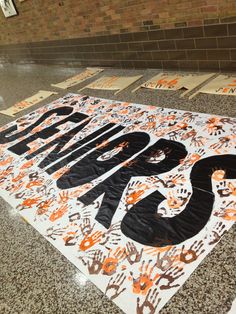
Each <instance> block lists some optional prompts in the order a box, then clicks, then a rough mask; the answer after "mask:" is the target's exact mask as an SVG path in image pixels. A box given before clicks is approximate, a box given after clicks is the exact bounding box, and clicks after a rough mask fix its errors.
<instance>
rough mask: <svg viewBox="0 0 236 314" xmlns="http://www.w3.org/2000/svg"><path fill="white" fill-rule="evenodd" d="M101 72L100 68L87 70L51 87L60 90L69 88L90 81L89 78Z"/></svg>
mask: <svg viewBox="0 0 236 314" xmlns="http://www.w3.org/2000/svg"><path fill="white" fill-rule="evenodd" d="M102 71H103V69H100V68H87V69H86V70H85V71H83V72H82V73H79V74H77V75H75V76H73V77H70V78H68V79H67V80H65V81H64V82H61V83H58V84H51V86H53V87H58V88H61V89H67V88H69V87H72V86H75V85H78V84H80V83H82V82H84V81H86V80H88V79H90V78H91V77H93V76H95V75H97V74H99V73H100V72H102Z"/></svg>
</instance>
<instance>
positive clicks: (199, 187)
mask: <svg viewBox="0 0 236 314" xmlns="http://www.w3.org/2000/svg"><path fill="white" fill-rule="evenodd" d="M0 143H1V147H0V149H1V157H0V188H1V190H0V195H1V196H2V197H4V199H5V200H6V201H8V202H9V203H10V204H11V205H12V206H13V207H14V208H15V209H16V211H18V212H19V213H20V214H21V215H22V216H23V217H24V218H25V219H26V220H27V221H28V222H29V223H30V224H31V225H32V226H33V227H34V228H36V229H37V230H38V231H39V232H40V233H41V234H42V235H43V236H44V237H45V238H46V239H47V240H48V241H50V243H52V244H53V245H54V246H55V247H56V248H57V249H58V250H60V251H61V253H62V254H64V255H65V256H66V257H67V258H68V260H70V261H71V262H72V263H74V264H75V265H76V266H77V267H78V268H79V269H80V270H81V271H82V272H83V273H84V274H86V275H87V276H88V278H89V279H90V280H91V281H93V282H94V283H95V284H96V285H97V286H98V287H99V288H100V289H101V290H102V291H103V292H104V293H105V294H106V295H107V296H108V297H109V298H110V299H111V300H113V301H114V302H115V303H116V304H117V305H118V306H120V307H121V308H122V309H123V311H124V312H125V313H128V314H132V313H138V314H144V313H158V311H159V310H160V309H161V308H162V307H163V306H164V305H165V304H166V302H167V301H168V300H169V299H170V298H171V296H173V295H174V294H175V293H176V292H177V290H178V289H179V288H180V287H181V286H182V285H183V283H184V282H185V280H186V279H187V278H188V277H189V276H190V274H191V273H192V272H193V271H194V269H195V268H196V267H197V266H198V265H199V263H200V262H201V261H202V260H203V259H204V257H205V256H206V255H207V254H208V253H209V252H210V251H211V250H212V249H213V247H214V246H215V245H216V244H217V242H218V241H219V240H220V238H221V237H222V236H223V234H224V233H225V232H226V231H227V230H228V229H229V228H230V227H231V226H232V225H233V223H234V221H235V220H236V149H235V144H236V119H233V118H229V117H221V116H216V115H207V114H200V113H193V112H185V111H180V110H173V109H165V108H159V107H154V106H144V105H138V104H131V103H123V102H118V101H113V100H106V99H99V98H94V97H88V96H82V95H76V94H68V95H66V96H65V97H63V98H61V99H58V100H56V101H54V102H52V103H51V104H49V105H48V106H45V107H42V108H40V109H38V110H36V111H34V112H32V113H30V114H28V115H26V116H24V117H22V118H19V119H18V120H16V121H14V122H11V123H9V124H8V125H6V126H4V127H2V128H1V129H0ZM13 229H14V228H13ZM13 232H14V231H13ZM48 267H53V266H50V265H48ZM189 298H191V296H189Z"/></svg>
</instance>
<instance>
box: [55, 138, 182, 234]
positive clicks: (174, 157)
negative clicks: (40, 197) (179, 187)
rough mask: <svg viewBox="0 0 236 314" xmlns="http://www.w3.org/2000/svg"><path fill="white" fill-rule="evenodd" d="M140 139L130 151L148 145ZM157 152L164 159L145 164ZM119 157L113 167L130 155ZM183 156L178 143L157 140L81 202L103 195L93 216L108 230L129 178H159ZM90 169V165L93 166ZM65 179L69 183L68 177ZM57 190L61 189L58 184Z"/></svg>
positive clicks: (135, 139) (136, 139)
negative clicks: (132, 162)
mask: <svg viewBox="0 0 236 314" xmlns="http://www.w3.org/2000/svg"><path fill="white" fill-rule="evenodd" d="M133 134H135V133H133ZM141 134H142V133H141ZM144 134H145V133H144ZM142 137H143V139H142V138H140V137H137V136H136V137H135V136H133V138H132V139H131V140H132V141H133V145H134V148H132V149H133V151H135V153H136V152H138V151H140V150H141V149H143V148H144V147H145V146H146V145H147V143H148V139H147V137H144V136H142ZM131 144H132V142H131ZM136 147H137V149H136ZM158 150H161V151H163V153H164V154H165V159H164V160H162V161H160V162H159V163H157V164H153V163H148V162H147V160H148V158H149V157H150V156H152V155H153V154H154V153H156V151H158ZM133 154H134V153H133ZM120 155H121V154H119V155H118V156H117V158H119V160H117V161H116V164H118V163H119V162H120V161H124V160H127V159H128V158H129V157H130V156H132V155H131V154H129V155H128V156H127V157H126V156H122V155H121V156H122V160H120V158H121V157H120ZM186 155H187V151H186V149H185V146H184V145H182V144H180V143H178V142H174V141H170V140H165V139H161V140H159V141H157V142H156V143H155V144H154V145H152V146H151V147H149V148H148V149H146V150H145V151H144V152H143V153H142V154H140V155H139V156H138V157H136V158H135V161H134V164H131V165H130V166H129V167H122V168H120V169H119V170H118V171H117V172H115V173H114V174H112V175H111V176H110V177H109V178H107V179H105V180H104V181H103V182H101V183H100V184H98V185H97V186H95V187H94V188H93V189H91V190H90V191H88V192H87V193H86V194H84V195H83V196H81V197H80V198H79V200H80V201H81V202H83V203H84V204H85V205H89V204H91V203H92V202H93V201H94V200H95V199H96V198H98V197H99V196H100V195H101V194H103V193H105V195H104V198H103V201H102V204H101V206H100V208H99V211H98V213H97V215H96V220H97V221H98V222H100V223H101V224H102V225H103V226H104V227H106V228H109V227H110V224H111V221H112V217H113V215H114V214H115V211H116V209H117V207H118V205H119V202H120V199H121V196H122V194H123V191H124V189H125V187H126V186H127V183H128V182H129V180H130V179H131V178H132V177H135V176H151V175H158V174H161V173H163V172H167V171H170V170H171V169H173V168H174V167H176V166H178V165H179V163H180V160H181V159H183V158H185V157H186ZM124 157H126V158H124ZM100 164H101V167H102V166H103V164H102V163H100ZM91 166H93V164H92V165H91ZM103 167H104V168H102V169H104V172H105V171H106V169H107V166H106V165H104V166H103ZM93 171H96V168H94V170H93ZM84 176H85V179H86V172H84ZM85 179H84V180H83V183H85V181H86V180H85ZM67 180H69V178H68V179H67ZM59 187H61V185H60V186H59ZM62 188H63V186H62ZM64 188H65V187H64ZM66 188H68V187H66ZM143 211H144V212H145V209H143ZM146 227H147V226H146Z"/></svg>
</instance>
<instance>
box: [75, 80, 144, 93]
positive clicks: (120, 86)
mask: <svg viewBox="0 0 236 314" xmlns="http://www.w3.org/2000/svg"><path fill="white" fill-rule="evenodd" d="M141 77H142V75H138V76H103V77H101V78H100V79H98V80H96V81H95V82H92V83H91V84H89V85H87V86H85V87H83V88H82V89H80V90H79V91H80V92H81V91H82V90H84V89H85V88H91V89H105V90H116V92H115V95H116V94H118V93H120V92H121V91H123V90H124V89H126V88H127V87H129V86H130V85H131V84H133V83H135V82H136V81H138V80H139V79H140V78H141Z"/></svg>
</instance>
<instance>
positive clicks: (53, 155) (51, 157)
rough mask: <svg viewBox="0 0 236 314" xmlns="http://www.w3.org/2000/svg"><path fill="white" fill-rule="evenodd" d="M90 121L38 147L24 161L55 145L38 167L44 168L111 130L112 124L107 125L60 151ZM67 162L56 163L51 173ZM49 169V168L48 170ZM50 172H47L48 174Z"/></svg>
mask: <svg viewBox="0 0 236 314" xmlns="http://www.w3.org/2000/svg"><path fill="white" fill-rule="evenodd" d="M90 121H91V119H90V120H87V121H85V122H84V123H82V124H80V125H79V126H77V127H76V128H74V129H72V130H70V131H69V132H68V133H66V134H64V135H62V136H60V137H58V138H56V139H55V140H53V141H51V142H50V143H48V144H46V145H44V146H42V147H40V148H39V149H38V150H37V151H35V152H33V153H32V154H31V155H28V156H27V157H26V159H31V158H33V157H35V156H36V155H38V154H40V153H42V152H43V151H45V150H47V149H48V148H50V147H52V146H54V145H56V147H55V148H54V150H53V151H51V152H50V153H49V154H48V155H47V157H45V158H44V159H43V160H42V161H41V162H40V164H39V165H38V166H39V167H40V168H45V167H47V166H48V165H50V164H51V163H53V162H55V161H57V160H58V159H60V158H62V157H64V156H66V155H68V154H69V153H71V152H74V150H75V149H77V148H79V147H80V146H82V145H83V144H85V143H87V142H88V141H90V140H92V139H93V138H95V137H97V136H98V135H100V134H102V133H104V132H106V131H107V130H109V129H111V128H112V127H113V126H114V124H113V123H109V124H107V125H105V126H103V127H102V128H100V129H98V130H97V131H95V132H93V133H91V134H89V135H88V136H86V137H84V138H83V139H82V140H80V141H77V142H76V143H75V144H73V145H71V146H70V147H68V148H67V149H65V150H64V151H61V150H62V149H63V147H64V146H65V145H66V144H67V143H68V142H69V141H70V139H72V138H73V137H74V136H75V135H76V134H77V133H78V132H79V131H81V130H82V129H83V128H84V127H85V126H87V125H88V123H89V122H90ZM116 132H117V131H116ZM67 163H68V161H65V160H62V161H61V162H58V163H57V164H56V165H55V166H54V167H53V169H54V170H53V172H55V169H57V170H58V169H60V168H61V167H64V166H65V165H66V164H67ZM50 169H51V168H50ZM50 171H51V170H49V172H50ZM50 173H51V172H50Z"/></svg>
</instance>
